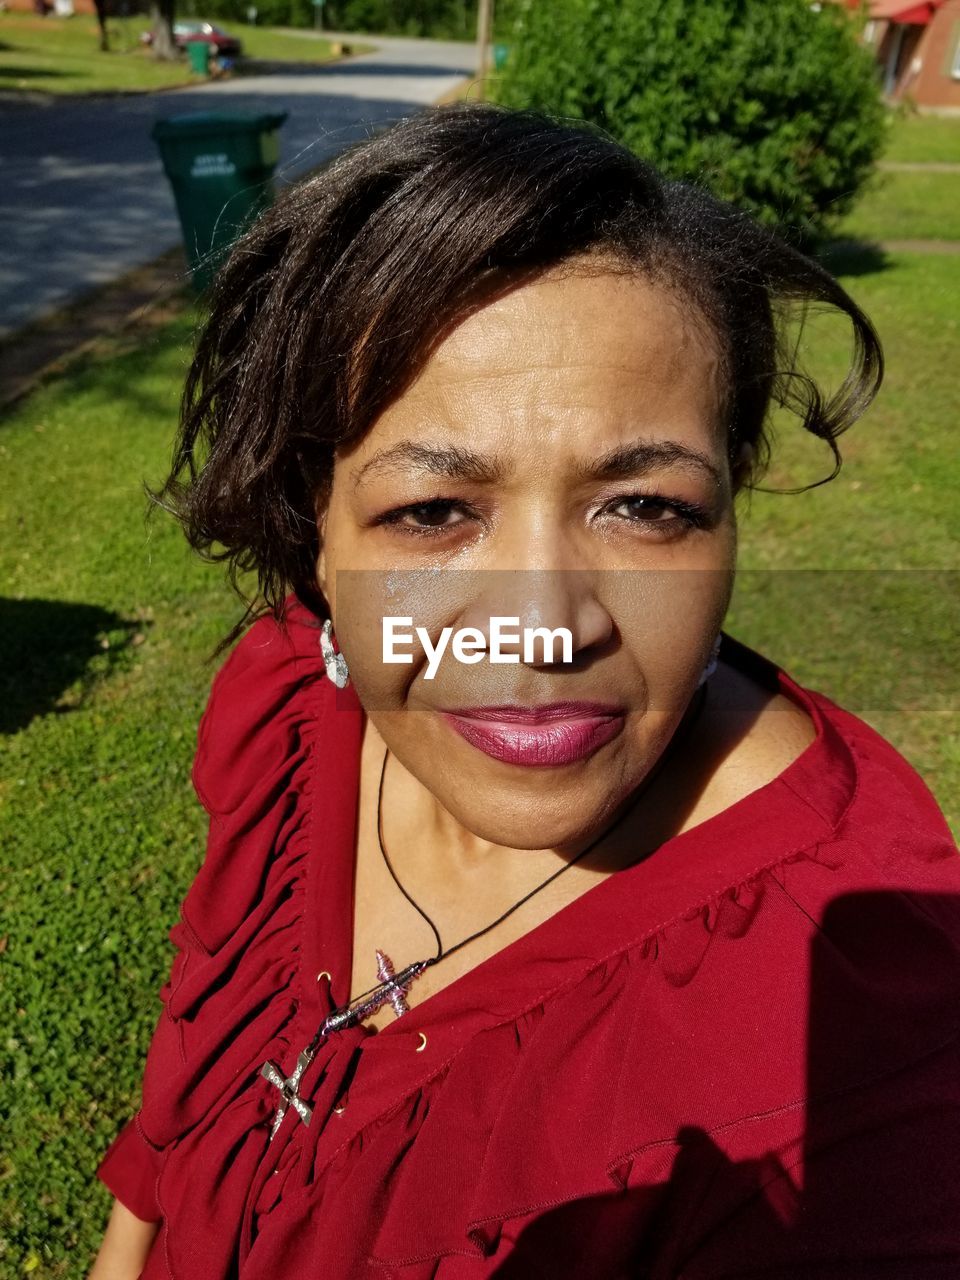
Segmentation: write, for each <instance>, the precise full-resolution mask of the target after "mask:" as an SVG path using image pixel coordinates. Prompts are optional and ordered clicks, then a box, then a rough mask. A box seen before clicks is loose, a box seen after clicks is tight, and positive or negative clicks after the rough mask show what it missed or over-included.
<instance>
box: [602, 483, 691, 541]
mask: <svg viewBox="0 0 960 1280" xmlns="http://www.w3.org/2000/svg"><path fill="white" fill-rule="evenodd" d="M605 510H606V511H608V512H610V513H611V514H613V515H616V516H618V517H619V518H620V519H624V520H627V521H629V522H630V523H632V524H636V525H641V526H642V525H646V526H655V527H656V528H657V529H658V534H657V536H665V535H671V534H677V533H682V532H684V531H685V530H687V529H702V528H704V527H705V526H706V525H707V524H708V522H709V516H708V513H707V512H706V511H705V510H704V509H703V508H702V507H698V506H697V505H696V504H695V503H692V502H683V501H681V500H680V499H679V498H665V497H661V496H660V495H659V494H655V493H631V494H628V495H627V496H626V497H624V498H617V499H616V500H615V501H613V502H611V503H610V504H609V505H608V506H607V507H606V508H605Z"/></svg>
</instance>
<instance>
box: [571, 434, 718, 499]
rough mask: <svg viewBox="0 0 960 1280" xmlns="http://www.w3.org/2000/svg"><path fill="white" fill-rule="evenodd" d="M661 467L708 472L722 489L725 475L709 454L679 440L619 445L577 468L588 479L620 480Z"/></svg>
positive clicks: (582, 476)
mask: <svg viewBox="0 0 960 1280" xmlns="http://www.w3.org/2000/svg"><path fill="white" fill-rule="evenodd" d="M658 467H680V468H681V470H683V471H701V472H703V471H705V472H706V473H707V475H708V476H709V477H710V479H711V480H712V481H713V483H714V484H715V485H717V486H718V487H719V486H720V485H722V484H723V476H722V475H721V473H720V470H719V469H718V467H717V466H716V464H715V463H714V462H713V461H712V460H711V459H710V458H709V457H708V456H707V454H705V453H701V452H700V451H699V450H698V449H691V448H690V446H689V445H685V444H680V442H679V441H678V440H638V441H637V442H636V443H635V444H624V445H618V446H617V447H616V448H614V449H610V450H608V451H607V452H606V453H601V454H600V456H599V457H598V458H593V459H591V461H590V462H588V463H583V464H581V465H580V466H579V467H578V468H577V472H578V474H579V475H580V477H581V478H583V479H585V480H617V479H620V478H624V477H627V476H636V475H643V474H644V473H645V472H647V471H655V470H657V468H658Z"/></svg>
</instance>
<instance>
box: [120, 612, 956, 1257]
mask: <svg viewBox="0 0 960 1280" xmlns="http://www.w3.org/2000/svg"><path fill="white" fill-rule="evenodd" d="M318 626H319V624H318V623H317V621H316V619H315V618H314V617H313V616H312V615H311V614H310V613H309V612H308V610H307V609H306V608H305V607H304V606H303V605H302V604H301V603H300V602H299V601H298V600H297V599H296V597H294V596H291V597H289V599H288V601H287V629H286V632H284V631H283V629H281V628H280V627H278V625H277V623H276V622H275V621H274V620H273V618H272V617H264V618H262V619H260V620H259V621H258V622H256V623H255V624H254V625H253V626H252V627H251V628H250V629H249V630H248V631H247V632H246V633H245V635H244V636H243V638H242V639H241V640H240V642H239V643H238V645H237V646H236V647H235V649H234V650H233V652H232V653H231V655H230V656H229V658H228V659H227V661H226V662H225V663H224V665H223V666H222V667H221V669H220V670H219V672H218V673H217V675H216V677H215V679H214V681H213V685H212V689H211V693H210V698H209V701H208V704H207V708H206V711H205V713H204V715H203V717H202V719H201V721H200V726H199V732H198V748H197V754H196V759H195V763H194V767H193V773H192V777H193V782H194V785H195V788H196V791H197V794H198V796H199V798H200V801H201V803H202V804H203V806H204V808H205V809H206V810H207V812H208V813H209V815H210V826H209V838H208V843H207V850H206V857H205V860H204V863H203V865H202V867H201V869H200V871H199V873H198V874H197V876H196V879H195V880H194V882H193V884H192V885H191V887H190V889H189V892H188V893H187V895H186V898H185V900H184V902H183V905H182V910H181V918H180V920H179V921H178V922H177V924H175V925H174V926H173V928H172V929H171V930H170V932H169V937H170V940H171V941H172V942H173V943H174V944H175V946H176V948H177V953H176V955H175V957H174V959H173V963H172V970H171V973H170V976H169V979H168V981H167V982H166V983H165V985H164V986H163V987H162V988H161V991H160V999H161V1001H162V1004H163V1009H162V1012H161V1014H160V1018H159V1022H158V1024H157V1027H156V1031H155V1033H154V1035H153V1039H152V1042H151V1045H150V1049H149V1053H148V1056H147V1060H146V1067H145V1072H144V1078H143V1100H142V1107H141V1109H140V1110H139V1111H138V1112H137V1113H136V1115H135V1116H134V1117H133V1118H132V1119H131V1120H130V1122H129V1123H128V1124H127V1125H126V1126H125V1127H124V1128H123V1129H122V1130H121V1132H120V1134H119V1136H118V1137H117V1138H116V1140H115V1141H114V1142H113V1144H112V1145H111V1146H110V1148H109V1149H108V1151H107V1152H106V1155H105V1156H104V1158H103V1160H102V1162H101V1164H100V1165H99V1167H98V1169H97V1175H98V1177H99V1178H100V1179H101V1180H102V1181H103V1182H104V1183H105V1184H106V1185H107V1187H109V1188H110V1190H111V1191H112V1192H113V1193H114V1195H116V1196H117V1197H118V1198H119V1199H120V1200H121V1201H122V1202H123V1203H124V1204H125V1205H126V1206H127V1207H128V1208H129V1209H130V1210H132V1212H133V1213H134V1214H136V1215H137V1216H138V1217H140V1218H143V1219H150V1220H155V1221H161V1220H162V1226H161V1228H160V1230H159V1232H158V1234H157V1236H156V1239H155V1242H154V1245H153V1248H152V1250H151V1252H150V1256H149V1260H148V1262H147V1264H146V1267H145V1269H144V1271H143V1272H142V1278H143V1280H228V1278H233V1277H241V1278H242V1280H281V1278H282V1280H353V1278H354V1277H374V1278H380V1280H390V1278H396V1280H434V1278H435V1277H439V1278H441V1280H476V1278H477V1277H489V1276H497V1277H500V1278H501V1280H509V1278H511V1277H515V1278H518V1280H520V1278H522V1280H536V1278H538V1277H543V1278H544V1280H546V1278H548V1277H549V1278H550V1280H557V1278H559V1277H568V1278H570V1280H619V1278H621V1277H631V1278H640V1277H645V1278H649V1280H668V1278H669V1280H719V1278H720V1277H734V1276H737V1277H741V1276H750V1277H758V1276H763V1277H771V1278H772V1277H777V1278H780V1277H785V1276H788V1275H790V1276H802V1277H815V1278H816V1280H833V1278H834V1277H836V1278H838V1280H839V1277H843V1280H849V1278H850V1277H852V1276H857V1277H879V1276H884V1277H898V1278H901V1277H902V1278H903V1280H919V1278H922V1280H933V1278H934V1277H936V1278H939V1277H943V1280H946V1278H947V1277H950V1278H951V1280H956V1278H957V1277H958V1276H960V855H958V851H957V848H956V846H955V844H954V842H953V840H952V839H951V837H950V833H949V830H948V828H947V825H946V823H945V821H944V818H943V816H942V814H941V813H940V811H939V809H938V808H937V805H936V803H935V801H934V799H933V797H932V796H931V794H930V792H929V791H928V790H927V788H926V786H925V785H924V783H923V782H922V781H921V780H920V778H919V777H918V775H917V774H916V773H915V772H914V770H913V769H912V768H911V767H910V766H909V765H908V764H907V763H906V762H905V761H904V759H903V758H902V757H901V756H900V755H899V754H898V753H897V752H896V751H895V750H894V749H893V747H891V746H890V745H889V744H888V743H887V742H886V741H885V740H884V739H883V738H881V737H879V736H878V735H877V734H876V733H875V732H874V731H873V730H872V729H870V728H869V727H868V726H867V725H866V724H865V723H864V722H863V721H861V720H859V719H858V718H857V717H856V716H854V715H851V714H850V713H848V712H846V711H843V710H842V709H840V708H839V707H838V706H836V705H835V704H834V703H833V702H831V701H830V700H829V699H828V698H826V697H824V696H823V695H822V694H819V693H816V692H812V691H810V690H807V689H803V688H801V687H800V686H798V685H797V684H796V682H795V681H794V680H792V679H791V678H790V677H789V676H788V675H786V674H785V673H784V672H783V671H782V670H781V669H779V668H778V667H776V666H774V665H773V664H771V663H769V662H768V661H767V660H766V659H764V658H762V657H760V656H759V655H758V654H756V653H754V652H753V651H752V650H750V649H748V648H746V647H745V646H743V645H741V644H739V643H738V642H737V641H734V640H732V639H731V638H730V637H727V636H725V637H724V640H723V648H722V651H721V658H722V660H723V661H725V662H730V663H734V664H735V665H737V666H738V667H740V668H742V669H743V670H746V671H749V672H750V674H751V675H752V676H753V678H754V679H757V680H760V681H763V682H765V683H766V684H767V685H768V686H769V687H770V688H772V689H777V688H779V690H780V691H781V692H782V693H784V694H785V695H786V696H787V697H789V698H792V699H793V700H794V701H795V702H797V703H798V704H799V705H800V706H802V707H804V708H805V709H806V711H807V712H808V713H809V715H810V716H811V717H812V719H813V721H814V724H815V726H816V740H815V741H814V742H812V743H811V745H810V746H809V747H807V749H806V750H805V751H804V752H803V753H802V755H801V756H800V757H799V758H798V759H797V760H795V761H794V762H793V763H792V764H791V765H790V766H789V767H788V768H787V769H785V770H784V771H783V773H781V774H780V776H779V777H777V778H776V779H774V780H773V781H772V782H769V783H767V784H766V785H765V786H762V787H760V788H759V789H758V790H756V791H754V792H753V793H752V794H750V795H748V796H746V797H745V798H743V799H742V800H740V801H738V802H737V803H736V804H734V805H732V806H731V807H730V808H728V809H726V810H725V811H724V812H722V813H720V814H718V815H716V816H715V817H713V818H710V819H709V820H707V821H706V822H703V823H701V824H700V825H699V826H697V827H695V828H693V829H691V830H689V831H686V832H684V833H683V834H681V835H679V836H676V837H675V838H673V839H671V840H669V841H667V843H665V844H664V845H662V846H661V847H660V848H659V849H658V850H657V851H656V853H655V854H653V855H652V856H650V857H647V858H646V859H644V860H642V861H640V862H638V863H637V864H635V865H634V866H633V867H630V868H628V869H626V870H623V871H620V872H618V873H616V874H615V875H612V876H610V877H608V878H607V879H605V880H603V881H601V882H599V883H598V884H596V885H594V886H593V887H592V888H590V889H588V890H587V891H586V892H585V893H584V894H582V895H581V897H580V898H578V899H577V900H575V901H574V902H572V903H570V904H569V905H567V906H566V907H564V908H562V909H561V910H559V911H558V912H556V913H555V914H554V915H553V916H552V917H550V918H549V919H548V920H546V921H545V922H544V923H543V924H541V925H539V926H537V927H536V928H534V929H533V930H531V931H530V932H529V933H527V934H526V935H524V936H523V937H522V938H520V939H518V940H517V941H515V942H513V943H512V944H510V945H508V946H506V947H504V948H503V949H502V950H501V951H499V952H498V953H496V954H495V955H493V956H491V957H490V958H488V959H487V960H485V961H483V962H482V963H480V964H478V965H477V966H476V967H475V968H474V969H473V970H472V971H471V972H469V973H467V974H466V975H465V976H463V977H462V978H460V979H458V980H456V981H454V982H452V983H451V984H450V985H449V986H447V987H446V988H445V989H444V990H442V991H440V992H438V993H437V994H435V995H433V996H431V997H428V998H427V999H425V1000H423V1002H422V1003H419V1004H418V1003H415V1002H414V1003H413V1004H412V1007H411V1009H410V1011H409V1013H406V1014H404V1016H403V1017H401V1018H399V1019H398V1020H397V1021H395V1022H393V1023H391V1024H390V1025H389V1026H388V1027H386V1028H385V1029H384V1030H381V1031H379V1032H378V1031H376V1030H374V1029H372V1028H367V1027H364V1026H362V1025H361V1026H357V1027H353V1028H351V1029H349V1030H346V1031H343V1032H340V1033H337V1034H335V1035H333V1036H332V1037H331V1039H330V1040H329V1042H328V1043H327V1044H326V1046H325V1047H322V1048H321V1049H320V1050H319V1051H318V1053H317V1056H316V1057H315V1059H314V1060H313V1062H312V1063H311V1064H310V1066H309V1067H308V1069H307V1070H306V1072H305V1073H304V1075H303V1078H302V1081H301V1088H300V1093H301V1096H302V1097H303V1098H304V1099H305V1100H306V1101H307V1102H309V1103H310V1105H311V1106H312V1107H313V1118H312V1122H311V1124H310V1125H309V1127H307V1126H305V1125H304V1124H302V1123H301V1122H300V1120H299V1119H298V1117H297V1115H296V1114H295V1112H294V1110H293V1108H289V1109H288V1111H287V1113H286V1115H285V1117H284V1120H283V1123H282V1126H281V1128H280V1130H279V1132H278V1134H277V1136H276V1138H275V1140H274V1141H273V1142H270V1141H269V1131H270V1125H271V1122H272V1118H273V1115H274V1112H275V1106H276V1103H277V1101H278V1094H277V1090H276V1089H275V1088H274V1087H273V1086H272V1085H271V1084H270V1082H269V1081H268V1080H266V1079H264V1078H263V1076H262V1075H261V1074H260V1069H261V1066H262V1064H263V1063H264V1062H265V1061H266V1060H267V1059H270V1060H272V1061H273V1062H275V1063H276V1064H277V1065H278V1066H279V1067H280V1068H281V1069H282V1071H283V1073H284V1075H289V1074H290V1073H291V1072H292V1071H293V1068H294V1066H295V1065H296V1059H297V1055H298V1053H299V1052H300V1050H301V1049H302V1048H303V1047H304V1046H305V1045H306V1044H307V1043H308V1042H309V1041H310V1040H311V1039H312V1037H313V1035H314V1032H315V1030H316V1028H317V1026H318V1025H319V1023H320V1022H321V1021H322V1019H323V1017H324V1015H325V1014H326V1013H327V1012H329V1010H330V1008H331V1007H333V1006H332V1005H331V989H330V984H328V981H327V978H326V977H323V978H322V979H320V980H318V975H320V974H321V973H323V972H324V971H326V972H328V973H329V974H331V975H332V1000H333V1002H334V1004H340V1003H343V1002H345V1001H346V1000H347V999H348V997H349V995H350V992H349V991H348V990H347V983H348V982H349V974H350V967H351V958H352V948H353V940H352V936H351V933H352V914H353V913H352V897H353V863H354V857H355V851H354V839H355V824H356V804H357V787H358V769H359V748H360V742H361V733H362V728H363V712H362V710H361V708H360V705H359V703H358V702H357V701H356V697H355V695H353V694H352V692H351V690H350V688H349V686H348V689H347V690H346V691H344V692H343V693H340V694H336V693H335V691H334V689H333V686H332V685H331V683H330V682H329V681H328V680H327V679H326V677H325V674H324V667H323V663H322V661H321V656H320V650H319V645H318V636H319V630H318ZM396 959H397V960H398V961H400V962H402V963H407V962H408V960H409V957H396ZM421 1033H423V1034H422V1035H421ZM424 1037H425V1038H426V1044H425V1046H424V1044H423V1041H424Z"/></svg>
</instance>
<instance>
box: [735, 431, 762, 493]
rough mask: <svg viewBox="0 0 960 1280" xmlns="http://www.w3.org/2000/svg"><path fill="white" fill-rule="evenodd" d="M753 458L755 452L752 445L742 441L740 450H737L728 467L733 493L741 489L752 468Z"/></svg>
mask: <svg viewBox="0 0 960 1280" xmlns="http://www.w3.org/2000/svg"><path fill="white" fill-rule="evenodd" d="M755 456H756V451H755V450H754V447H753V445H752V444H751V443H750V442H749V440H744V441H743V442H742V443H741V445H740V448H739V449H738V450H737V452H736V456H735V457H734V459H733V463H732V464H731V467H730V475H731V478H732V480H733V491H734V493H736V492H737V490H738V489H740V488H741V487H742V485H743V483H744V481H745V480H746V478H747V476H748V475H749V474H750V468H751V467H752V466H753V460H754V457H755Z"/></svg>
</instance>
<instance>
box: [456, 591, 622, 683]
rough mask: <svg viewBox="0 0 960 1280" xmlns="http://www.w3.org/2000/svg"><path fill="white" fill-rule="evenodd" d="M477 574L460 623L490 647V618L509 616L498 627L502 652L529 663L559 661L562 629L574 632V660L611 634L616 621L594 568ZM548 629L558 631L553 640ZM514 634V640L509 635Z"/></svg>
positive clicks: (561, 646) (528, 664) (541, 663)
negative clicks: (598, 589)
mask: <svg viewBox="0 0 960 1280" xmlns="http://www.w3.org/2000/svg"><path fill="white" fill-rule="evenodd" d="M475 572H476V576H477V584H476V590H475V591H474V592H472V593H471V595H472V598H471V600H470V603H469V605H468V607H467V608H466V610H465V611H464V613H463V615H462V619H463V621H462V625H464V626H470V627H476V628H477V629H478V630H479V631H480V632H481V633H482V634H483V636H484V638H485V639H486V641H487V644H488V647H489V645H490V638H491V620H492V619H494V618H500V619H509V620H510V621H509V623H507V624H501V626H500V635H499V642H498V643H499V650H500V652H501V654H504V655H512V654H516V655H517V656H518V657H519V659H520V661H521V662H522V663H525V664H526V665H527V666H531V667H540V666H545V665H556V664H558V663H560V662H561V661H562V659H563V654H564V646H563V643H562V632H563V631H566V632H569V634H570V646H569V647H570V656H571V658H572V660H574V661H575V660H576V659H577V658H578V657H582V656H583V654H584V653H585V652H586V651H588V650H591V649H595V648H598V647H600V646H601V645H603V644H604V642H605V641H607V640H608V639H609V638H610V636H611V635H612V633H613V619H612V618H611V616H610V614H609V613H608V612H607V609H606V608H605V607H604V605H603V604H602V603H601V601H600V599H599V598H598V595H597V592H596V573H595V572H592V571H590V570H587V569H558V568H543V567H538V568H523V569H488V570H476V571H475ZM514 620H516V621H514ZM493 625H496V624H493ZM549 633H560V634H556V637H555V638H554V639H552V640H551V639H550V638H549ZM514 635H515V636H516V640H512V639H511V636H514Z"/></svg>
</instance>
